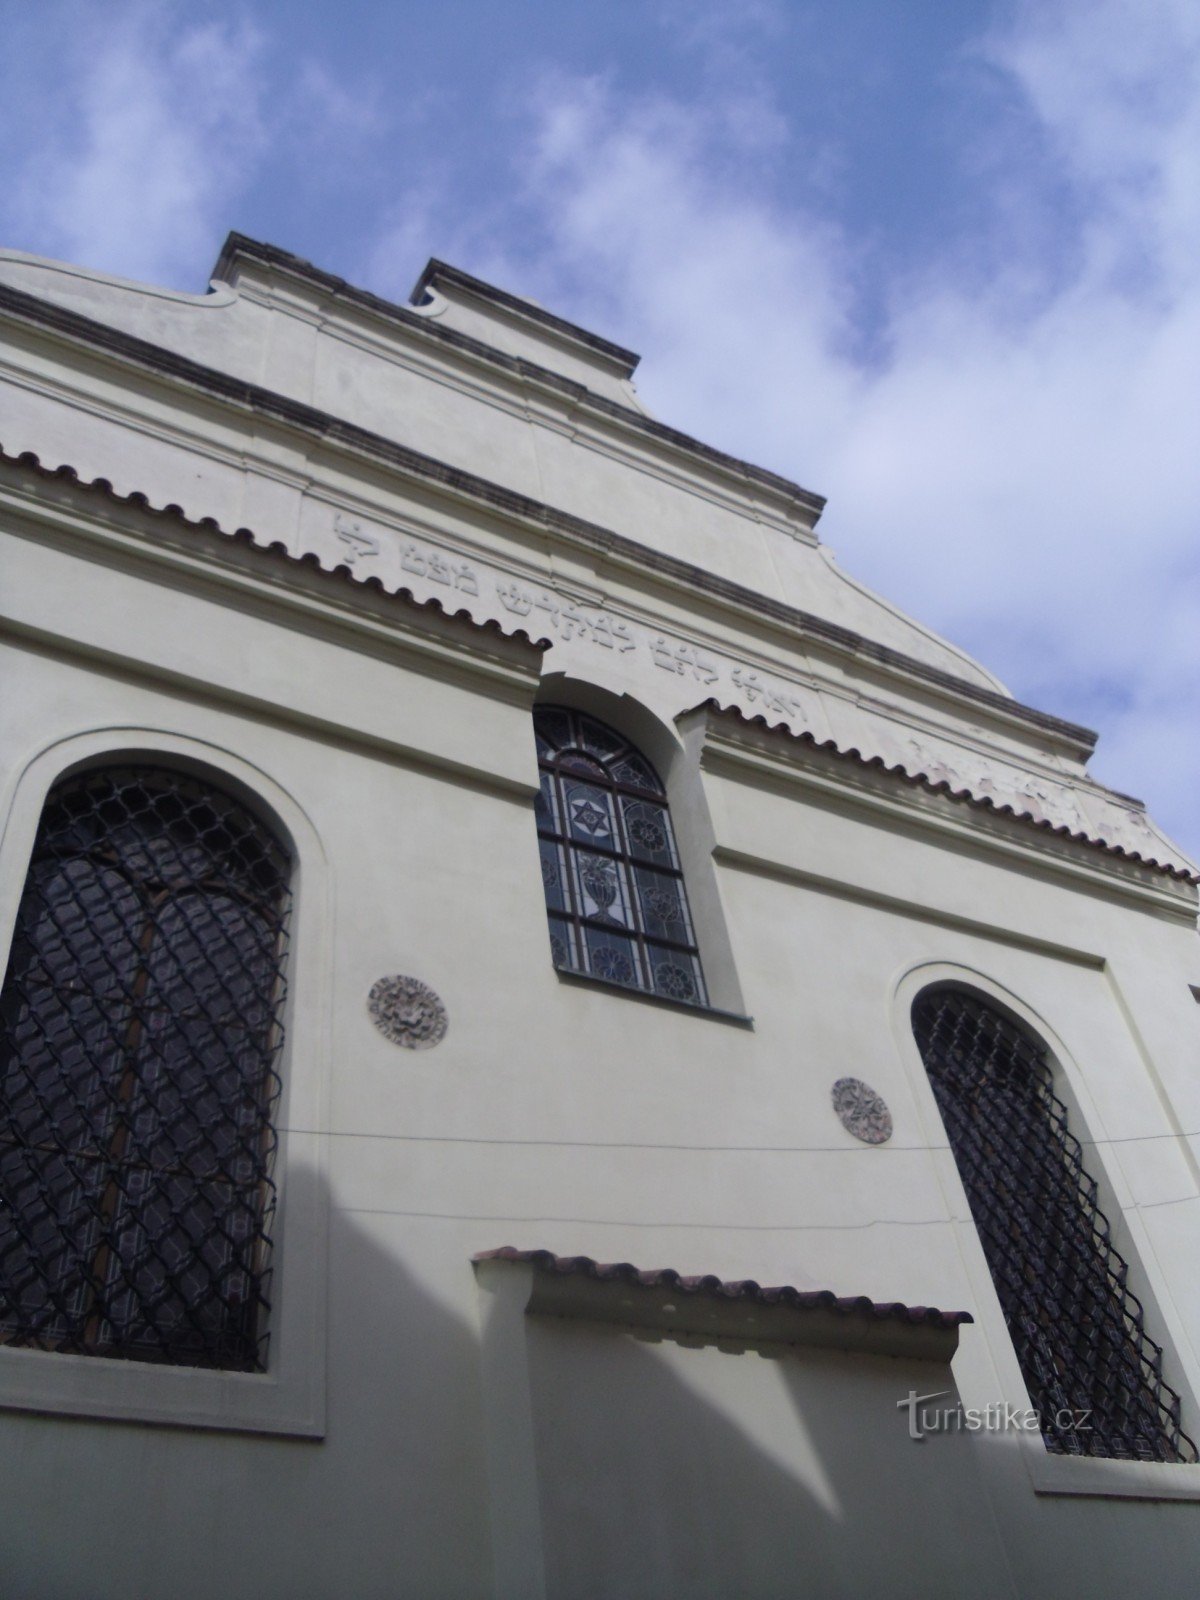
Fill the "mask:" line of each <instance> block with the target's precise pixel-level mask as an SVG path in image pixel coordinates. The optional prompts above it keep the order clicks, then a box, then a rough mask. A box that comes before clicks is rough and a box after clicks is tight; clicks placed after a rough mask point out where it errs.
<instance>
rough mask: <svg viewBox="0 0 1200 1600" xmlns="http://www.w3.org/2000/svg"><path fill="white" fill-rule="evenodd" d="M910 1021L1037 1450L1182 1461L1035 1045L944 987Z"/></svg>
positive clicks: (1168, 1400)
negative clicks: (1012, 1351) (1039, 1441)
mask: <svg viewBox="0 0 1200 1600" xmlns="http://www.w3.org/2000/svg"><path fill="white" fill-rule="evenodd" d="M913 1029H914V1032H915V1034H916V1038H917V1044H918V1046H919V1047H920V1050H921V1054H922V1056H923V1057H924V1061H925V1066H926V1069H927V1070H928V1072H929V1077H930V1081H931V1082H932V1084H933V1090H934V1094H935V1095H936V1097H937V1102H938V1106H939V1108H940V1110H941V1113H942V1120H943V1121H944V1123H945V1125H946V1132H947V1135H948V1136H949V1140H950V1148H951V1149H952V1150H953V1152H954V1158H955V1160H956V1162H957V1163H958V1170H959V1173H960V1175H961V1177H962V1181H963V1186H964V1188H965V1189H966V1192H967V1198H968V1200H969V1201H970V1205H971V1215H972V1216H973V1218H974V1220H975V1225H976V1227H977V1228H978V1230H979V1236H980V1239H981V1241H982V1243H983V1249H984V1254H985V1255H986V1257H987V1262H988V1266H989V1268H990V1269H991V1274H992V1278H993V1280H994V1281H995V1285H996V1292H997V1294H998V1295H999V1298H1000V1304H1001V1306H1002V1307H1003V1310H1004V1316H1005V1320H1006V1322H1007V1323H1008V1329H1009V1333H1010V1334H1011V1336H1012V1340H1013V1344H1014V1346H1015V1347H1016V1352H1017V1359H1018V1360H1019V1361H1020V1364H1021V1371H1022V1373H1023V1375H1024V1378H1025V1383H1026V1386H1027V1388H1028V1389H1029V1393H1030V1398H1031V1399H1032V1401H1033V1404H1034V1407H1035V1408H1036V1410H1037V1412H1038V1416H1039V1420H1040V1424H1041V1429H1042V1435H1043V1438H1044V1439H1045V1442H1046V1447H1047V1449H1049V1450H1053V1451H1056V1452H1058V1453H1060V1454H1067V1455H1090V1456H1116V1457H1125V1458H1136V1459H1141V1460H1150V1461H1195V1460H1196V1459H1197V1455H1196V1446H1195V1444H1194V1443H1193V1442H1192V1440H1191V1439H1190V1438H1189V1437H1188V1435H1187V1434H1186V1433H1184V1432H1183V1431H1182V1428H1181V1425H1180V1403H1179V1396H1178V1394H1176V1392H1175V1390H1174V1389H1172V1388H1171V1387H1170V1385H1169V1384H1167V1383H1165V1382H1164V1381H1163V1375H1162V1350H1161V1349H1160V1348H1159V1346H1158V1345H1156V1344H1155V1343H1154V1341H1153V1339H1151V1338H1150V1337H1149V1336H1148V1335H1147V1333H1146V1331H1145V1327H1144V1325H1143V1311H1142V1306H1141V1303H1140V1302H1139V1301H1138V1300H1137V1298H1136V1297H1135V1296H1134V1295H1133V1294H1132V1293H1131V1292H1130V1291H1129V1289H1128V1288H1127V1286H1126V1276H1127V1273H1128V1266H1127V1264H1126V1263H1125V1261H1124V1260H1122V1258H1121V1256H1120V1255H1118V1253H1117V1251H1116V1250H1115V1249H1114V1248H1113V1245H1112V1242H1111V1239H1110V1237H1109V1224H1108V1219H1107V1218H1106V1217H1105V1215H1104V1213H1103V1212H1102V1211H1101V1210H1100V1208H1099V1206H1098V1205H1097V1201H1096V1184H1095V1182H1094V1181H1093V1179H1092V1178H1091V1177H1090V1176H1089V1174H1088V1172H1087V1170H1086V1168H1085V1167H1084V1164H1083V1152H1082V1150H1081V1149H1080V1145H1079V1141H1078V1140H1077V1139H1075V1138H1074V1136H1073V1135H1072V1134H1071V1132H1070V1129H1069V1128H1068V1125H1067V1108H1066V1106H1065V1105H1064V1104H1063V1102H1062V1101H1061V1100H1060V1099H1059V1098H1058V1097H1057V1096H1056V1095H1055V1094H1054V1092H1053V1088H1052V1083H1053V1078H1052V1074H1051V1069H1050V1065H1049V1062H1048V1061H1047V1059H1046V1054H1045V1051H1044V1050H1043V1049H1042V1048H1041V1047H1040V1046H1039V1045H1038V1044H1036V1043H1035V1042H1034V1041H1033V1040H1032V1039H1030V1038H1029V1037H1028V1036H1027V1035H1026V1034H1025V1033H1024V1032H1023V1031H1022V1030H1021V1029H1020V1028H1018V1027H1017V1026H1016V1025H1015V1024H1014V1023H1012V1022H1010V1021H1008V1019H1007V1018H1005V1017H1003V1016H1002V1015H1001V1014H1000V1013H999V1012H998V1011H995V1010H994V1009H993V1008H992V1007H991V1006H989V1005H987V1004H986V1003H985V1002H984V1001H982V1000H980V999H979V998H978V997H976V996H975V995H972V994H968V993H965V992H962V991H959V990H954V989H934V990H926V991H925V992H924V993H923V994H921V995H919V996H918V997H917V1000H916V1003H915V1004H914V1006H913Z"/></svg>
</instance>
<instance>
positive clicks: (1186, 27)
mask: <svg viewBox="0 0 1200 1600" xmlns="http://www.w3.org/2000/svg"><path fill="white" fill-rule="evenodd" d="M1198 46H1200V25H1198V22H1197V18H1196V14H1195V13H1194V12H1193V11H1191V10H1190V9H1189V8H1188V6H1186V5H1185V4H1171V3H1168V0H1147V3H1142V0H1139V3H1138V4H1136V5H1132V4H1126V3H1124V0H1104V3H1101V4H1092V3H1089V4H1088V5H1086V6H1084V5H1083V4H1077V5H1076V4H1067V5H1060V6H1058V7H1056V8H1054V9H1053V16H1052V18H1050V19H1049V20H1048V19H1047V11H1046V8H1040V7H1039V8H1033V9H1030V10H1029V11H1028V13H1025V14H1022V15H1021V16H1019V17H1018V20H1017V23H1016V24H1015V25H1014V26H1013V27H1012V28H1011V30H1010V32H1009V33H1008V34H1007V35H1006V36H1004V37H995V38H992V39H990V40H988V41H986V42H985V43H983V44H982V45H981V50H982V51H983V52H984V53H985V54H986V56H987V57H988V59H989V60H990V62H991V64H992V68H993V70H994V71H997V72H1000V73H1002V74H1004V75H1005V79H1006V82H1007V85H1008V88H1009V90H1010V91H1011V92H1012V93H1013V94H1015V95H1018V96H1020V97H1021V99H1022V102H1023V106H1024V116H1025V118H1026V125H1024V126H1022V127H1021V128H1019V129H1014V130H1013V132H1012V135H1011V145H1010V144H1008V143H1006V142H1005V140H1006V137H1007V136H1006V135H1005V133H1004V130H1003V129H1002V128H1001V129H1000V130H999V132H994V133H993V137H994V138H995V139H996V140H998V143H997V144H996V145H995V147H994V148H993V150H992V151H991V153H990V154H991V160H992V162H993V164H994V166H995V168H996V171H997V174H998V176H997V180H996V189H997V206H996V210H995V214H994V217H993V231H992V232H991V234H990V237H987V238H983V239H976V240H975V241H974V245H975V247H976V251H978V250H979V248H981V247H983V246H990V248H991V249H992V251H993V252H994V265H993V266H992V267H991V269H990V270H989V271H987V272H986V273H984V275H983V276H982V278H981V277H980V276H979V275H978V273H977V272H976V273H973V274H972V280H971V283H970V286H969V287H967V286H966V285H965V280H964V278H963V277H962V275H961V273H958V274H956V270H955V268H954V267H953V266H952V265H951V263H952V261H953V259H954V258H953V257H952V256H951V255H950V254H949V253H948V255H947V259H946V262H945V263H944V264H938V263H935V264H934V265H933V266H932V267H930V268H929V269H928V270H927V272H926V274H925V276H924V277H923V278H920V279H915V278H913V277H911V276H910V277H908V278H907V279H906V280H905V281H904V282H897V283H895V284H894V285H893V286H892V290H893V292H892V299H891V302H890V307H889V313H888V325H887V327H886V329H885V335H886V338H885V344H886V348H887V350H888V355H887V359H886V361H884V362H883V363H882V364H867V363H865V362H863V361H861V360H860V359H857V358H856V356H855V354H854V351H855V348H856V346H855V333H856V327H855V314H856V305H855V299H854V293H853V288H852V285H853V284H854V281H855V275H856V273H857V272H859V271H860V270H861V269H862V261H861V259H860V257H859V256H858V255H857V254H856V251H855V248H854V243H853V241H851V240H848V239H847V238H846V237H844V236H843V235H841V234H839V233H838V232H837V231H836V230H835V229H833V228H831V227H830V226H829V225H828V223H827V222H826V221H824V220H823V219H822V217H821V216H819V215H814V214H804V213H801V212H799V211H796V210H794V209H792V210H785V209H783V208H782V207H781V206H780V204H779V203H778V201H777V200H776V199H774V198H772V196H771V195H770V194H769V193H768V191H767V189H766V187H765V186H761V187H760V186H759V185H757V184H756V182H755V176H754V169H753V165H752V164H751V163H747V162H745V161H743V160H739V159H730V158H729V154H728V151H727V150H725V149H723V148H722V142H723V140H724V139H725V137H726V133H727V129H728V126H729V117H728V114H727V113H724V112H723V113H722V116H721V118H720V119H719V121H718V122H716V123H714V121H713V120H712V119H711V118H710V117H709V116H708V115H707V113H706V112H705V111H702V110H700V109H698V108H697V107H695V106H685V105H681V104H679V103H676V102H673V101H671V100H667V99H664V98H661V97H660V98H643V99H641V100H638V101H636V102H633V103H630V102H629V101H627V100H623V99H622V98H621V97H620V96H619V95H617V94H616V93H615V92H614V90H613V88H612V86H611V85H610V84H607V83H605V82H603V81H599V80H589V81H579V80H563V79H561V78H560V79H550V80H548V81H547V83H546V84H545V86H544V88H543V92H542V95H541V97H540V99H535V101H534V103H533V104H534V112H533V120H532V123H531V129H530V134H529V138H528V141H527V144H526V146H525V147H524V148H523V150H522V152H521V169H522V171H523V173H524V174H525V203H526V206H527V208H528V212H529V215H530V217H531V218H532V219H533V229H532V232H533V236H534V237H535V238H536V240H537V245H536V248H530V249H524V250H521V249H520V247H518V250H519V253H518V254H517V255H516V256H515V257H514V259H513V260H512V261H511V262H509V261H508V260H507V259H506V258H504V257H503V256H502V255H500V256H498V257H497V258H496V259H495V267H496V269H497V270H498V273H499V274H500V275H502V281H507V282H510V283H518V284H521V285H522V287H523V290H524V292H532V293H534V294H537V295H538V296H539V298H541V299H542V300H543V301H545V302H546V303H548V304H550V305H553V306H556V307H558V308H561V309H563V310H566V311H568V312H569V313H570V314H571V315H573V316H575V317H577V318H579V319H580V320H583V321H585V322H588V323H589V325H591V326H594V327H596V328H598V329H599V330H600V331H607V332H611V333H613V335H614V336H615V337H619V338H621V339H622V341H623V342H629V343H632V344H633V346H634V347H635V348H638V349H641V350H642V351H643V352H644V354H645V356H646V361H645V363H644V367H643V374H642V383H641V387H642V391H643V395H644V397H645V398H646V400H647V402H648V403H649V404H650V405H651V406H652V408H653V409H654V410H655V411H656V413H657V414H659V415H661V416H663V417H664V418H666V419H667V420H669V421H671V422H672V423H674V424H676V425H678V426H681V427H684V428H687V429H689V430H690V431H692V432H695V433H697V434H699V435H700V436H701V437H703V438H705V439H707V440H709V441H710V442H712V443H715V444H719V445H723V446H724V447H726V448H729V449H732V450H735V451H737V452H738V453H740V454H743V455H746V456H748V457H749V458H751V459H755V460H758V461H762V462H764V463H765V464H767V465H770V466H774V467H776V468H777V469H779V470H781V471H784V472H787V473H789V474H791V475H793V476H796V477H798V478H800V480H801V481H802V482H805V483H807V484H808V485H809V486H810V487H812V488H814V489H818V490H820V491H822V492H825V493H827V494H828V495H829V496H830V507H829V511H828V512H827V515H826V522H825V524H824V531H826V534H827V537H828V538H829V539H830V541H831V542H832V543H833V544H834V545H835V547H837V548H839V549H840V551H841V553H842V555H843V557H844V559H845V561H846V564H847V566H848V567H849V568H850V569H851V570H852V571H854V572H855V573H856V574H857V575H859V576H861V577H864V578H866V579H867V580H868V581H869V582H871V583H872V584H873V585H875V586H876V587H878V588H880V589H881V590H882V591H883V592H884V593H886V594H888V595H889V596H891V597H892V598H894V599H896V600H897V601H898V602H899V603H901V604H904V605H906V606H907V608H908V609H909V610H911V611H912V612H913V613H914V614H916V615H918V616H919V617H920V618H921V619H922V620H924V621H926V622H929V623H932V624H933V625H934V626H936V627H940V628H942V629H943V630H944V631H945V632H947V633H948V634H949V635H950V636H951V637H953V638H955V639H956V640H957V641H958V642H960V643H963V644H965V645H966V646H967V647H968V648H970V649H972V650H974V651H975V653H976V654H978V655H979V657H980V659H981V660H983V661H984V662H985V663H986V664H987V665H988V666H990V667H992V668H993V670H996V671H997V672H999V673H1000V675H1001V676H1002V677H1004V678H1006V679H1007V681H1008V682H1009V683H1010V684H1011V685H1012V686H1013V688H1014V690H1015V691H1016V692H1017V693H1019V694H1020V695H1022V696H1023V697H1026V698H1031V699H1033V700H1034V701H1035V703H1039V704H1042V705H1043V706H1044V707H1045V709H1047V710H1054V711H1058V712H1060V713H1061V714H1063V715H1068V716H1072V715H1073V716H1075V717H1077V718H1079V719H1081V720H1091V721H1092V722H1093V725H1097V726H1099V727H1100V729H1101V732H1102V740H1101V747H1100V755H1099V756H1098V758H1097V762H1096V765H1095V770H1096V771H1097V773H1098V775H1100V776H1102V777H1104V778H1106V779H1107V781H1109V782H1111V783H1113V784H1114V785H1115V786H1116V787H1119V788H1122V789H1125V790H1131V791H1133V792H1135V793H1136V792H1145V794H1146V797H1147V798H1148V799H1149V800H1150V801H1151V804H1152V807H1153V809H1154V811H1155V814H1156V816H1157V817H1158V819H1159V820H1160V822H1162V823H1163V824H1164V825H1165V826H1167V827H1168V828H1171V829H1173V830H1174V831H1175V832H1176V833H1177V834H1178V835H1180V836H1182V838H1181V842H1183V843H1185V844H1187V843H1188V842H1189V841H1190V844H1191V848H1192V850H1193V851H1194V852H1196V851H1200V815H1198V814H1197V805H1196V798H1195V797H1196V796H1197V795H1198V794H1200V738H1197V737H1196V730H1197V728H1198V727H1200V674H1198V673H1197V670H1196V669H1197V665H1198V664H1200V663H1198V659H1197V658H1198V656H1200V645H1198V640H1200V626H1198V624H1200V560H1198V534H1200V451H1197V449H1196V446H1195V415H1196V397H1197V393H1198V392H1200V250H1198V249H1197V244H1198V243H1200V239H1198V221H1197V207H1198V197H1197V192H1196V186H1195V185H1194V181H1192V180H1193V179H1194V152H1195V150H1196V149H1197V148H1198V147H1200V82H1198V79H1197V75H1196V71H1195V67H1196V63H1197V56H1198ZM738 71H739V75H740V73H741V71H742V67H741V65H739V69H738ZM1029 123H1032V124H1033V126H1034V128H1035V131H1036V134H1037V141H1038V142H1037V146H1036V148H1037V150H1038V151H1039V152H1040V153H1039V154H1038V155H1037V156H1035V157H1030V156H1029V154H1028V150H1027V145H1028V138H1027V135H1028V124H1029ZM801 159H803V157H802V155H801ZM1064 192H1065V193H1068V194H1069V195H1070V196H1071V199H1072V212H1071V218H1070V219H1069V220H1064V222H1063V224H1062V226H1063V228H1064V229H1065V228H1067V227H1068V226H1071V227H1073V228H1075V229H1076V230H1077V231H1076V233H1075V235H1074V236H1073V237H1072V238H1071V239H1070V240H1069V241H1067V240H1065V239H1059V240H1057V241H1055V244H1056V248H1057V252H1058V259H1057V260H1056V262H1055V270H1054V271H1053V272H1051V271H1046V270H1044V268H1045V263H1044V262H1042V261H1040V260H1039V259H1037V257H1036V256H1035V255H1032V254H1028V253H1025V254H1023V253H1022V252H1023V251H1024V252H1029V251H1031V250H1033V249H1034V248H1035V246H1036V245H1037V244H1038V242H1039V239H1040V243H1041V247H1042V248H1045V244H1046V240H1045V236H1044V235H1039V233H1038V231H1037V230H1034V231H1033V232H1032V233H1031V234H1030V235H1029V236H1028V238H1024V239H1022V238H1017V239H1014V238H1013V236H1012V234H1011V231H1007V232H1006V230H1005V219H1006V217H1007V216H1010V215H1011V214H1012V208H1013V207H1016V208H1018V209H1019V208H1021V207H1022V206H1027V207H1029V208H1030V209H1041V210H1043V211H1045V210H1046V208H1047V207H1049V206H1051V205H1052V204H1053V203H1054V196H1055V195H1057V194H1061V193H1064ZM1068 243H1069V245H1070V248H1069V249H1067V248H1065V246H1066V245H1067V244H1068ZM521 255H523V259H520V256H521ZM1064 263H1067V266H1066V267H1064Z"/></svg>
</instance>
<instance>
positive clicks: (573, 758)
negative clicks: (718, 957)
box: [534, 706, 708, 1006]
mask: <svg viewBox="0 0 1200 1600" xmlns="http://www.w3.org/2000/svg"><path fill="white" fill-rule="evenodd" d="M534 729H535V732H536V734H537V747H538V759H539V762H540V764H541V768H542V787H541V794H540V795H539V797H538V803H537V825H538V836H539V846H540V849H541V853H542V881H543V883H544V885H545V890H546V912H547V915H548V917H549V919H550V948H551V951H552V953H553V956H554V964H555V966H558V967H570V968H574V969H575V970H576V971H578V972H590V973H592V974H593V976H595V977H598V978H606V979H608V980H609V981H610V982H612V983H622V984H626V985H628V986H629V987H630V988H634V989H648V990H649V991H650V992H651V993H652V994H660V995H665V996H667V997H668V998H669V999H671V1000H682V1001H685V1002H687V1003H689V1004H692V1005H701V1006H702V1005H707V1004H708V998H707V995H706V992H705V988H704V976H703V974H702V973H701V971H700V955H699V951H698V950H697V948H696V941H695V938H694V936H693V933H692V923H691V917H690V915H689V912H688V903H687V894H686V893H685V891H684V887H683V873H682V871H681V869H680V865H679V855H678V852H677V851H676V848H675V835H674V832H673V830H672V828H671V818H670V816H669V815H668V813H667V799H666V793H665V791H664V789H663V786H662V782H661V780H660V779H659V776H658V774H657V773H656V772H655V770H654V768H653V767H652V766H651V765H650V763H649V762H648V761H647V760H646V759H645V757H644V756H643V755H642V754H641V753H640V751H638V750H636V749H635V748H634V747H633V745H631V744H630V743H629V741H628V739H626V738H624V737H623V736H622V735H621V734H619V733H616V732H615V731H614V730H613V729H612V728H609V727H607V726H606V725H605V724H604V723H603V722H597V721H596V719H595V718H594V717H587V716H583V715H582V714H581V713H579V712H577V711H567V710H563V709H561V708H559V707H557V706H539V707H538V708H537V709H536V710H535V711H534Z"/></svg>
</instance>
